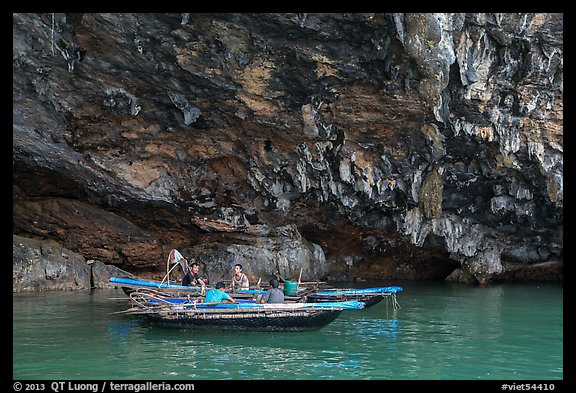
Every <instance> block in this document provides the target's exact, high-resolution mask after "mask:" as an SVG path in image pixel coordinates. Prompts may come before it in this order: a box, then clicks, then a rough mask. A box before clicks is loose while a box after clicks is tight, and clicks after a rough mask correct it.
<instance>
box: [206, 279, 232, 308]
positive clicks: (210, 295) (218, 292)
mask: <svg viewBox="0 0 576 393" xmlns="http://www.w3.org/2000/svg"><path fill="white" fill-rule="evenodd" d="M224 288H226V285H225V284H224V283H223V282H222V281H219V282H218V283H216V287H215V289H210V290H209V291H208V292H206V297H205V298H204V303H222V301H223V300H227V301H229V302H232V303H236V300H234V299H233V298H232V297H231V296H230V295H228V294H227V293H226V292H224V290H223V289H224Z"/></svg>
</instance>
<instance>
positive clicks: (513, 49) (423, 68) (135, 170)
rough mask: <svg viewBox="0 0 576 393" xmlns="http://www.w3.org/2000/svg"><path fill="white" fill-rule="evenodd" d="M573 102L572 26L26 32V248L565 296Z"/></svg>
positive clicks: (201, 23) (134, 22) (394, 21)
mask: <svg viewBox="0 0 576 393" xmlns="http://www.w3.org/2000/svg"><path fill="white" fill-rule="evenodd" d="M562 94H563V15H562V14H546V13H510V14H506V13H505V14H474V13H470V14H435V13H427V14H400V13H397V14H360V13H358V14H354V13H352V14H248V13H238V14H225V13H216V14H193V13H190V14H123V13H119V14H91V13H86V14H59V13H37V14H19V13H18V14H13V232H14V235H15V240H14V244H15V247H17V244H23V242H22V238H21V237H20V236H22V237H24V238H30V239H38V240H45V241H49V242H57V243H58V244H60V245H61V246H62V247H65V248H66V249H68V250H71V251H72V252H74V253H77V254H79V255H80V256H81V257H82V258H84V259H85V260H97V261H100V262H103V263H104V264H107V265H114V266H116V267H118V268H121V269H124V270H127V271H131V272H133V273H136V274H139V273H146V272H154V271H158V272H159V271H162V270H163V269H164V267H165V260H166V257H167V255H168V252H169V250H170V249H171V248H177V249H178V250H180V251H181V252H182V253H183V254H184V255H185V256H193V257H194V258H196V259H197V260H198V261H199V262H201V263H202V268H203V271H204V272H205V274H208V275H209V276H211V278H214V279H219V278H222V277H226V276H227V275H228V274H229V273H230V271H231V267H232V265H233V264H234V263H237V262H239V261H240V262H241V263H245V264H248V265H249V268H250V269H249V273H250V276H251V278H252V279H253V280H256V279H258V278H259V277H260V278H262V279H268V275H269V274H271V273H273V271H274V270H279V271H282V272H283V274H284V275H295V274H298V272H299V271H300V269H303V270H304V276H305V277H307V278H311V279H312V278H320V279H355V278H357V277H364V278H367V279H380V280H394V279H445V278H447V277H448V278H449V279H453V280H464V281H470V280H472V281H477V282H481V283H485V282H490V281H494V280H507V279H508V280H515V279H550V278H552V279H558V278H561V274H562V258H563V97H562ZM16 236H18V238H17V239H16ZM50 244H53V243H50ZM19 255H20V253H19ZM16 263H17V259H16V258H15V259H14V264H16ZM18 263H19V264H20V263H22V261H21V259H18ZM19 271H20V270H19ZM14 280H16V278H14Z"/></svg>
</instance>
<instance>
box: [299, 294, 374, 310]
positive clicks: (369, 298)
mask: <svg viewBox="0 0 576 393" xmlns="http://www.w3.org/2000/svg"><path fill="white" fill-rule="evenodd" d="M384 296H385V295H383V294H377V295H345V296H314V295H311V296H308V298H307V301H309V302H318V303H319V302H334V301H338V302H343V301H350V300H356V301H359V302H363V303H364V307H370V306H373V305H375V304H378V303H380V302H381V301H382V300H383V299H384Z"/></svg>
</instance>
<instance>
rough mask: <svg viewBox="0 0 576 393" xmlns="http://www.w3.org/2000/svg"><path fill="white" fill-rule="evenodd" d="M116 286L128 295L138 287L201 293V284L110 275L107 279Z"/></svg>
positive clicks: (183, 294) (172, 291)
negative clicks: (189, 284) (180, 283)
mask: <svg viewBox="0 0 576 393" xmlns="http://www.w3.org/2000/svg"><path fill="white" fill-rule="evenodd" d="M109 281H110V282H111V283H113V284H118V286H119V287H120V288H121V289H122V291H124V293H125V294H126V295H128V296H130V294H131V293H132V292H134V291H136V290H138V289H142V288H148V289H153V290H161V291H163V292H165V293H167V294H171V295H173V296H200V295H202V294H203V292H202V287H201V286H187V285H179V284H176V283H174V282H162V281H156V280H141V279H133V278H125V277H111V278H110V280H109Z"/></svg>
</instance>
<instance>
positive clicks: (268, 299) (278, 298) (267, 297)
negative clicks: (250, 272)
mask: <svg viewBox="0 0 576 393" xmlns="http://www.w3.org/2000/svg"><path fill="white" fill-rule="evenodd" d="M278 285H279V284H278V280H276V279H275V278H273V279H272V280H270V289H268V290H267V291H266V293H265V294H264V296H263V297H262V299H260V303H284V292H282V291H281V290H280V289H278Z"/></svg>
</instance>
